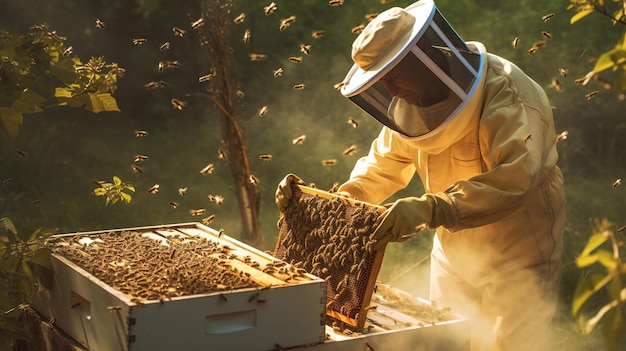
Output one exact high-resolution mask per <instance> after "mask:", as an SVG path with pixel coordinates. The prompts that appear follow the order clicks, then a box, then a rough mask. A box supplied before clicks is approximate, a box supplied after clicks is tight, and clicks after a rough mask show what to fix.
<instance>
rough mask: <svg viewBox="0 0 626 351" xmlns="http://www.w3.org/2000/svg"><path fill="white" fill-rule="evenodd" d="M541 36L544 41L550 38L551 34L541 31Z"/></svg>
mask: <svg viewBox="0 0 626 351" xmlns="http://www.w3.org/2000/svg"><path fill="white" fill-rule="evenodd" d="M541 35H543V37H544V38H546V39H550V38H552V34H550V33H549V32H546V31H545V30H543V31H541Z"/></svg>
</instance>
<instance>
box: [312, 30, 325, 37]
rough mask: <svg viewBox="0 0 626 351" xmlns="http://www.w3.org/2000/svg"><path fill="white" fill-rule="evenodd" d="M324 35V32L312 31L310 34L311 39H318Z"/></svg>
mask: <svg viewBox="0 0 626 351" xmlns="http://www.w3.org/2000/svg"><path fill="white" fill-rule="evenodd" d="M324 34H326V31H324V30H314V31H313V32H312V33H311V36H312V37H313V39H319V38H321V37H323V36H324Z"/></svg>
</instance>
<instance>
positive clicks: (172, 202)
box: [169, 201, 180, 209]
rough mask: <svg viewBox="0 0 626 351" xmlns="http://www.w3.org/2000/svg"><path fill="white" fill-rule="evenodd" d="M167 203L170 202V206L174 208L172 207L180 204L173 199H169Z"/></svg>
mask: <svg viewBox="0 0 626 351" xmlns="http://www.w3.org/2000/svg"><path fill="white" fill-rule="evenodd" d="M169 204H170V207H171V208H174V209H176V208H178V206H180V203H178V202H175V201H170V202H169Z"/></svg>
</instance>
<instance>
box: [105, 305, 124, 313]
mask: <svg viewBox="0 0 626 351" xmlns="http://www.w3.org/2000/svg"><path fill="white" fill-rule="evenodd" d="M107 310H108V311H109V312H113V311H121V310H122V306H107Z"/></svg>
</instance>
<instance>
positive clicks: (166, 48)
mask: <svg viewBox="0 0 626 351" xmlns="http://www.w3.org/2000/svg"><path fill="white" fill-rule="evenodd" d="M169 49H170V42H169V41H166V42H165V43H163V44H161V46H159V50H161V51H165V50H169Z"/></svg>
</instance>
